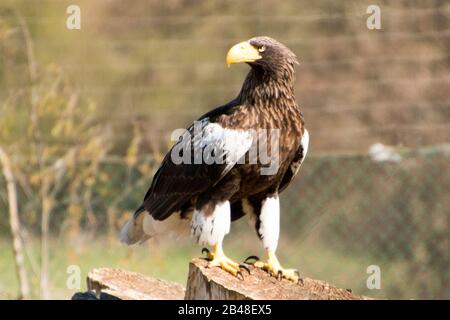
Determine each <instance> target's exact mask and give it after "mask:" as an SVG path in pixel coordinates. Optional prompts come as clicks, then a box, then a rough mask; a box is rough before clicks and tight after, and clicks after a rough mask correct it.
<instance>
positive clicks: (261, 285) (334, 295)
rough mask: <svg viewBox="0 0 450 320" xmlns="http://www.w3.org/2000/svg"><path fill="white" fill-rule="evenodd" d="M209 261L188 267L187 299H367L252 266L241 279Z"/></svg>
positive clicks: (342, 290)
mask: <svg viewBox="0 0 450 320" xmlns="http://www.w3.org/2000/svg"><path fill="white" fill-rule="evenodd" d="M206 266H207V261H205V260H204V259H194V260H192V261H191V263H190V265H189V276H188V282H187V288H186V296H185V299H189V300H197V299H200V300H201V299H213V300H215V299H224V300H242V299H245V300H360V299H369V298H368V297H365V296H361V295H355V294H353V293H352V292H351V290H349V289H340V288H337V287H335V286H333V285H330V284H329V283H327V282H325V281H320V280H313V279H310V278H304V279H303V284H296V283H293V282H292V281H289V280H286V279H283V280H281V281H280V280H277V279H276V278H274V277H272V276H270V275H269V274H268V273H267V272H265V271H263V270H260V269H258V268H254V267H251V269H250V271H251V274H250V275H249V274H247V273H246V272H245V271H244V280H240V279H239V278H236V277H234V276H232V275H231V274H229V273H228V272H224V271H223V270H221V269H219V268H207V267H206Z"/></svg>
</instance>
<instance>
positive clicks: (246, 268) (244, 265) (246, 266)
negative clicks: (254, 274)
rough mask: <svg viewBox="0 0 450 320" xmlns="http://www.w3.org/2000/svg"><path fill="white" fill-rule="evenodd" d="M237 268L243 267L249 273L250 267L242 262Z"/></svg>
mask: <svg viewBox="0 0 450 320" xmlns="http://www.w3.org/2000/svg"><path fill="white" fill-rule="evenodd" d="M239 269H244V270H245V271H247V272H248V274H249V275H250V274H251V272H250V268H249V267H248V265H246V264H243V263H241V264H239Z"/></svg>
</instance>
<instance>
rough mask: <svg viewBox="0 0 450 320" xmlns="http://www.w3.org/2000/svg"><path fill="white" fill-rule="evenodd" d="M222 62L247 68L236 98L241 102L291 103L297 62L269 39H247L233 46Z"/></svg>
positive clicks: (278, 44)
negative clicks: (244, 65) (243, 63)
mask: <svg viewBox="0 0 450 320" xmlns="http://www.w3.org/2000/svg"><path fill="white" fill-rule="evenodd" d="M226 59H227V64H228V65H230V64H234V63H241V62H245V63H248V64H249V65H250V66H251V69H250V72H249V73H248V75H247V77H246V79H245V81H244V84H243V85H242V89H241V92H240V94H239V99H240V100H241V101H246V102H248V103H250V104H261V105H265V104H269V102H270V104H272V105H273V104H283V103H284V102H286V101H290V102H289V103H291V102H292V101H295V95H294V82H295V65H296V64H298V60H297V57H296V56H295V54H294V53H293V52H292V51H291V50H289V48H288V47H286V46H285V45H284V44H281V43H280V42H278V41H276V40H275V39H272V38H269V37H255V38H251V39H250V40H247V41H243V42H240V43H238V44H236V45H234V46H233V47H232V48H231V49H230V50H229V51H228V53H227V57H226ZM281 97H282V98H283V99H279V98H281Z"/></svg>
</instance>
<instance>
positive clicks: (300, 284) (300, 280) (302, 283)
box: [297, 277, 305, 287]
mask: <svg viewBox="0 0 450 320" xmlns="http://www.w3.org/2000/svg"><path fill="white" fill-rule="evenodd" d="M297 284H298V285H299V286H302V287H303V286H304V285H305V283H304V282H303V279H302V278H300V277H299V278H298V280H297Z"/></svg>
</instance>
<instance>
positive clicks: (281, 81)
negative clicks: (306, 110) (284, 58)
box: [238, 65, 296, 108]
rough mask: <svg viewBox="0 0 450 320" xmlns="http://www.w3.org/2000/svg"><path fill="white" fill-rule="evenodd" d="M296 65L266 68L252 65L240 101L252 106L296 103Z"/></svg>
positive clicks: (279, 105) (277, 105) (240, 94)
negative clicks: (273, 68) (274, 68)
mask: <svg viewBox="0 0 450 320" xmlns="http://www.w3.org/2000/svg"><path fill="white" fill-rule="evenodd" d="M294 82H295V72H294V66H293V65H292V66H291V65H287V66H284V67H283V68H279V69H276V70H264V69H263V68H261V67H259V66H252V68H251V69H250V71H249V73H248V74H247V77H246V79H245V81H244V84H243V86H242V89H241V91H240V93H239V96H238V100H239V102H241V103H243V104H247V105H252V106H271V107H272V108H276V107H285V104H289V105H292V104H295V105H296V103H295V94H294Z"/></svg>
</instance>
